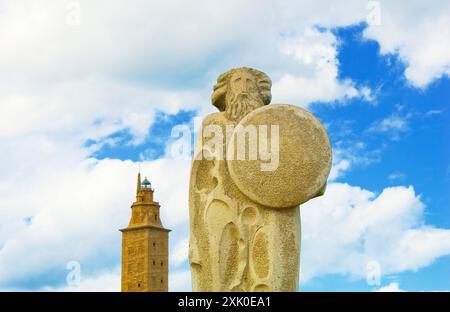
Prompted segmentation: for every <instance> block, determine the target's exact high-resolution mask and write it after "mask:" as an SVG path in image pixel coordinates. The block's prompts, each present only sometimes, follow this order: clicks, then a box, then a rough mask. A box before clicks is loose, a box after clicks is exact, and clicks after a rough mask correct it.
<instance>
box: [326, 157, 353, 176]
mask: <svg viewBox="0 0 450 312" xmlns="http://www.w3.org/2000/svg"><path fill="white" fill-rule="evenodd" d="M349 168H350V161H348V160H347V159H342V160H340V161H339V162H338V163H335V164H333V166H332V167H331V171H330V175H329V176H328V180H329V181H334V180H336V179H337V178H338V177H340V176H341V175H342V173H344V172H345V171H347V170H348V169H349Z"/></svg>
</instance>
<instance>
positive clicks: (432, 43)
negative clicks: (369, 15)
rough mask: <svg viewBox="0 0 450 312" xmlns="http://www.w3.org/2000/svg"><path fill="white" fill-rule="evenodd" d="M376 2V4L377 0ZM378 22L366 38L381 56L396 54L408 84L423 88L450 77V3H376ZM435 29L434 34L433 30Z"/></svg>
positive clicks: (372, 26) (367, 33) (366, 33)
mask: <svg viewBox="0 0 450 312" xmlns="http://www.w3.org/2000/svg"><path fill="white" fill-rule="evenodd" d="M377 2H378V1H377ZM379 3H380V5H379V8H380V11H379V12H380V23H379V24H373V25H369V27H368V28H367V29H366V30H365V31H364V36H365V37H366V38H370V39H374V40H376V41H377V42H378V43H379V44H380V47H381V53H384V54H387V53H391V54H395V55H398V56H399V57H400V58H401V59H402V60H403V61H404V63H405V65H406V71H405V76H406V78H407V79H408V81H410V82H411V84H412V85H414V86H416V87H420V88H423V87H426V86H427V85H428V84H429V83H430V82H432V81H433V80H434V79H437V78H440V77H442V76H448V75H449V74H450V43H449V42H448V40H446V38H449V37H450V4H449V3H448V1H445V0H443V1H433V4H432V5H429V3H427V2H425V1H379ZM437 30H438V31H437Z"/></svg>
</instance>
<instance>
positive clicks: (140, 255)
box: [120, 173, 170, 292]
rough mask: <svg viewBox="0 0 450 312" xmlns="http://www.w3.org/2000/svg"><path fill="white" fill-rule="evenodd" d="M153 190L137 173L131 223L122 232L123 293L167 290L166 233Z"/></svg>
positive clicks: (167, 239) (167, 231)
mask: <svg viewBox="0 0 450 312" xmlns="http://www.w3.org/2000/svg"><path fill="white" fill-rule="evenodd" d="M153 192H154V190H153V188H152V186H151V184H150V182H149V181H148V180H147V178H145V179H144V181H142V182H141V174H140V173H139V174H138V179H137V190H136V201H135V202H134V203H133V205H132V206H131V220H130V223H129V224H128V227H127V228H125V229H121V230H120V231H121V232H122V291H128V292H138V291H141V292H145V291H168V277H169V266H168V264H169V263H168V262H169V261H168V260H169V259H168V255H169V252H168V248H169V232H170V230H168V229H165V228H164V227H163V225H162V223H161V219H160V214H159V208H160V206H159V203H158V202H155V201H154V200H153Z"/></svg>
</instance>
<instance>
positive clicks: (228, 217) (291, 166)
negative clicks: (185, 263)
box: [189, 67, 331, 291]
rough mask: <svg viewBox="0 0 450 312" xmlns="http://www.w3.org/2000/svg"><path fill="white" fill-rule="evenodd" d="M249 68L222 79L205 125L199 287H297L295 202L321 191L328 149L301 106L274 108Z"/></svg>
mask: <svg viewBox="0 0 450 312" xmlns="http://www.w3.org/2000/svg"><path fill="white" fill-rule="evenodd" d="M270 89H271V80H270V78H269V77H268V76H267V75H266V74H265V73H263V72H260V71H258V70H255V69H252V68H245V67H243V68H235V69H231V70H229V71H227V72H225V73H224V74H222V75H220V76H219V78H218V79H217V83H216V85H215V86H214V91H213V94H212V104H213V105H214V106H216V107H217V108H218V109H219V111H220V112H218V113H214V114H210V115H208V116H207V117H206V118H205V119H204V121H203V124H202V127H201V129H200V132H199V135H198V138H197V142H196V146H195V151H194V159H193V161H192V169H191V177H190V189H189V217H190V242H189V262H190V267H191V273H192V288H193V291H296V290H297V288H298V281H299V266H300V262H299V261H300V260H299V256H300V208H299V205H300V204H302V203H304V202H306V201H308V200H309V199H311V198H314V197H316V196H320V195H322V194H323V193H324V191H325V187H326V181H327V177H328V174H329V172H330V168H331V145H330V142H329V139H328V136H327V134H326V131H325V129H324V127H323V126H322V124H321V123H320V122H319V121H318V120H317V119H316V118H315V117H314V116H313V115H312V114H311V113H309V112H308V111H306V110H304V109H301V108H299V107H297V106H293V105H286V104H283V105H281V104H276V105H275V104H272V105H268V104H269V103H270V101H271V92H270Z"/></svg>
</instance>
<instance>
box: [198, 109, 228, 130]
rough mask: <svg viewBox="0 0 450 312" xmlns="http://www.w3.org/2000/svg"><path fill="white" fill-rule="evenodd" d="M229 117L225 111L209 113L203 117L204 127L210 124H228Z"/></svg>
mask: <svg viewBox="0 0 450 312" xmlns="http://www.w3.org/2000/svg"><path fill="white" fill-rule="evenodd" d="M227 122H228V119H227V118H226V117H225V114H224V113H223V112H217V113H212V114H209V115H207V116H206V117H205V119H203V123H202V127H205V126H209V125H218V126H222V125H225V124H227Z"/></svg>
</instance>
